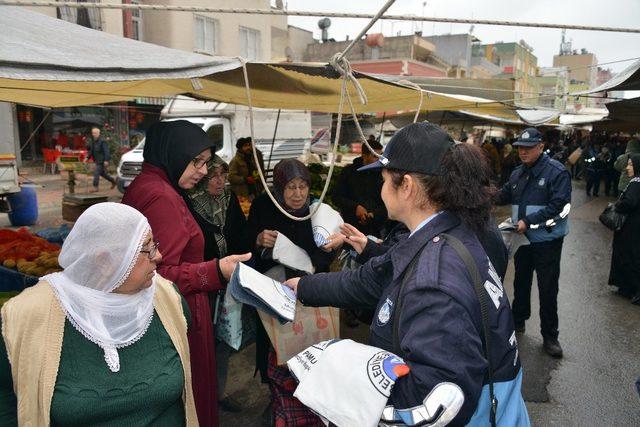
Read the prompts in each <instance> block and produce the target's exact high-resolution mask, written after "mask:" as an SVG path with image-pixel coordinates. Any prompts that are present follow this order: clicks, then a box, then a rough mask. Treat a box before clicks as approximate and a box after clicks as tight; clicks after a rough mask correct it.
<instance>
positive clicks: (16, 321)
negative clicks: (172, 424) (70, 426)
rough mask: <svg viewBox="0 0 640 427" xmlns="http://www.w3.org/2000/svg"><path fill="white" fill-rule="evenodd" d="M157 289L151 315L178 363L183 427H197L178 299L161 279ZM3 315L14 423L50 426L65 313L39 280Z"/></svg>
mask: <svg viewBox="0 0 640 427" xmlns="http://www.w3.org/2000/svg"><path fill="white" fill-rule="evenodd" d="M156 284H157V287H156V293H155V298H154V307H155V310H156V312H157V313H158V317H159V318H160V321H161V322H162V325H163V326H164V328H165V330H166V331H167V333H168V334H169V337H170V338H171V341H172V342H173V345H174V346H175V348H176V351H177V352H178V355H179V356H180V360H181V361H182V368H183V371H184V386H185V387H184V391H183V395H182V397H183V401H184V404H185V415H186V425H187V426H188V427H191V426H197V425H198V417H197V415H196V409H195V404H194V400H193V391H192V388H191V363H190V359H189V342H188V341H187V322H186V319H185V317H184V313H183V312H182V303H181V298H180V295H179V294H178V293H177V292H176V290H175V289H174V287H173V285H172V284H171V282H169V281H168V280H166V279H163V278H160V277H159V280H157V281H156ZM1 315H2V337H3V338H4V342H5V344H6V347H7V356H8V358H9V363H10V364H11V376H12V378H13V388H14V391H15V394H16V397H17V401H18V424H19V425H20V426H38V427H48V426H49V424H50V422H51V415H50V411H51V399H52V398H53V390H54V387H55V384H56V378H57V376H58V366H59V364H60V354H61V352H62V339H63V334H64V321H65V313H64V311H63V310H62V308H61V307H60V304H59V302H58V300H57V299H56V297H55V295H54V293H53V290H52V288H51V285H49V283H47V282H45V281H40V282H39V283H38V284H36V285H35V286H33V287H30V288H27V289H25V290H24V291H22V293H20V295H18V296H16V297H14V298H12V299H11V300H9V301H7V302H6V303H5V304H4V306H3V307H2V311H1Z"/></svg>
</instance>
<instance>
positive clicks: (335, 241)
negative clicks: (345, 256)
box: [322, 233, 346, 251]
mask: <svg viewBox="0 0 640 427" xmlns="http://www.w3.org/2000/svg"><path fill="white" fill-rule="evenodd" d="M345 239H346V237H345V235H344V234H342V233H336V234H332V235H331V236H329V238H328V239H327V240H328V241H329V243H327V244H326V245H324V246H322V249H324V250H325V251H333V250H335V249H339V248H340V247H341V246H342V245H343V244H344V240H345Z"/></svg>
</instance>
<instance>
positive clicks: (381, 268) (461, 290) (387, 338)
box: [298, 211, 528, 425]
mask: <svg viewBox="0 0 640 427" xmlns="http://www.w3.org/2000/svg"><path fill="white" fill-rule="evenodd" d="M441 233H448V234H451V235H453V236H455V237H457V238H458V239H460V240H461V241H462V242H463V244H464V245H465V246H466V247H467V249H468V250H469V251H470V252H471V254H472V256H473V258H474V260H475V262H476V264H477V266H478V270H479V271H480V273H481V275H482V280H483V281H484V282H485V288H487V289H488V290H490V292H488V293H489V295H491V299H490V301H489V320H490V324H491V331H492V335H491V343H492V359H493V366H494V383H496V384H498V385H499V387H496V390H498V389H500V390H502V391H501V392H500V393H504V394H503V395H502V396H497V398H498V400H499V401H500V402H501V403H500V405H498V425H500V420H503V421H507V420H508V423H509V424H510V425H528V416H527V415H526V408H525V406H524V402H523V401H522V397H521V394H520V384H521V376H520V360H519V358H518V350H517V343H516V340H515V331H514V326H513V318H512V315H511V309H510V307H509V301H508V299H507V296H506V294H505V293H504V290H503V288H502V283H501V282H500V279H499V278H497V274H496V273H495V272H490V268H489V262H488V259H487V255H486V254H485V252H484V250H483V249H482V246H481V245H480V243H479V242H478V240H477V238H476V237H475V235H474V233H473V232H471V230H469V229H468V228H467V227H465V226H464V225H462V224H461V223H460V220H459V219H458V218H457V217H456V216H455V215H454V214H452V213H450V212H447V211H444V212H442V213H441V214H440V215H438V216H437V217H435V218H434V219H433V220H432V221H431V222H429V223H428V224H427V225H426V226H424V227H423V228H422V229H420V230H418V231H417V232H416V233H415V234H414V235H413V236H411V237H409V238H408V239H406V240H404V241H401V242H399V243H398V244H397V245H395V246H394V247H393V248H392V249H391V250H390V251H388V252H387V253H386V254H385V255H383V256H380V257H376V258H373V259H371V260H370V261H369V262H368V263H367V264H365V265H363V266H362V267H360V268H359V269H357V270H350V271H344V272H340V273H327V274H316V275H313V276H307V277H304V278H302V279H301V280H300V282H299V284H298V299H299V300H300V301H301V302H302V303H303V304H305V305H310V306H326V305H332V306H336V307H342V308H357V307H363V308H364V307H376V306H377V308H376V315H375V316H374V321H373V323H372V324H371V339H370V341H371V345H373V346H376V347H380V348H382V349H385V350H388V351H392V352H393V342H392V334H393V316H394V307H395V306H396V305H397V300H398V292H399V288H400V285H401V283H402V281H403V276H404V274H405V271H406V269H407V267H408V265H409V264H410V263H411V260H412V259H413V258H414V257H415V256H419V258H418V262H417V265H416V269H415V271H414V273H413V274H412V275H411V277H408V278H407V282H406V286H405V288H404V293H403V295H402V298H403V309H402V314H401V315H400V319H399V328H398V337H399V340H400V347H401V349H402V352H403V353H404V354H403V355H402V356H403V357H404V359H405V361H406V362H407V363H408V365H409V367H410V373H409V374H408V375H407V376H404V377H402V378H400V379H398V380H397V382H396V384H395V386H394V388H393V390H392V393H391V397H390V404H392V405H393V406H394V407H395V408H396V409H397V410H403V409H407V408H414V407H419V406H421V405H422V404H423V402H424V401H425V399H426V398H427V397H428V396H429V395H430V393H431V392H432V391H433V390H434V388H436V387H438V386H441V385H442V384H444V383H453V384H455V386H457V387H459V392H457V393H459V394H458V396H459V397H461V398H462V400H463V402H462V407H461V408H460V409H459V411H458V412H457V414H456V415H455V418H454V419H453V421H452V422H451V424H450V425H464V424H466V423H468V422H469V421H470V420H472V417H478V419H477V420H476V419H475V418H474V420H475V421H479V420H482V421H485V422H484V424H488V415H487V412H486V411H487V410H488V407H489V399H488V398H486V399H485V394H486V393H488V392H487V391H486V390H487V389H488V386H487V385H486V384H487V361H486V359H485V357H484V353H483V341H484V340H483V338H482V315H481V312H480V304H479V302H478V299H477V296H476V294H475V291H474V286H473V283H472V280H471V277H470V275H469V273H468V272H467V269H466V268H465V266H464V263H463V261H462V259H461V258H460V257H459V256H458V255H457V253H456V252H455V251H454V249H453V248H452V247H451V246H450V245H449V244H447V243H446V242H445V240H444V239H441V238H439V237H438V236H439V235H440V234H441ZM425 244H426V246H425ZM423 246H424V249H423V250H422V252H421V253H420V250H421V248H422V247H423ZM418 254H419V255H418ZM481 394H482V396H483V397H482V399H481V398H480V397H481ZM430 403H434V402H430ZM434 404H435V406H434V408H435V407H437V406H438V404H439V403H438V402H435V403H434ZM442 404H443V405H445V406H446V404H445V403H442ZM485 416H486V418H485ZM525 420H526V423H525V422H524V421H525ZM520 422H522V424H520Z"/></svg>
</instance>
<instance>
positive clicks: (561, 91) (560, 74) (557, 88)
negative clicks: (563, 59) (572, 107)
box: [536, 67, 569, 110]
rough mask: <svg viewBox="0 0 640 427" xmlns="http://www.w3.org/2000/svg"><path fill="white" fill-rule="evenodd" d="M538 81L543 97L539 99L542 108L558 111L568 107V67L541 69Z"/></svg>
mask: <svg viewBox="0 0 640 427" xmlns="http://www.w3.org/2000/svg"><path fill="white" fill-rule="evenodd" d="M536 80H537V86H538V88H539V91H540V95H541V96H540V98H539V99H538V105H539V106H540V107H545V108H555V109H557V110H564V109H565V108H566V107H567V92H568V91H569V71H568V69H567V67H541V68H540V69H539V74H538V77H537V78H536Z"/></svg>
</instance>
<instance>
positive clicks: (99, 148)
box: [87, 138, 111, 163]
mask: <svg viewBox="0 0 640 427" xmlns="http://www.w3.org/2000/svg"><path fill="white" fill-rule="evenodd" d="M87 151H88V152H89V153H88V154H89V158H90V159H93V162H94V163H102V162H108V161H109V160H111V153H110V152H109V144H107V141H105V140H104V139H102V138H98V140H97V141H96V140H94V139H93V138H89V142H88V143H87Z"/></svg>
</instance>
